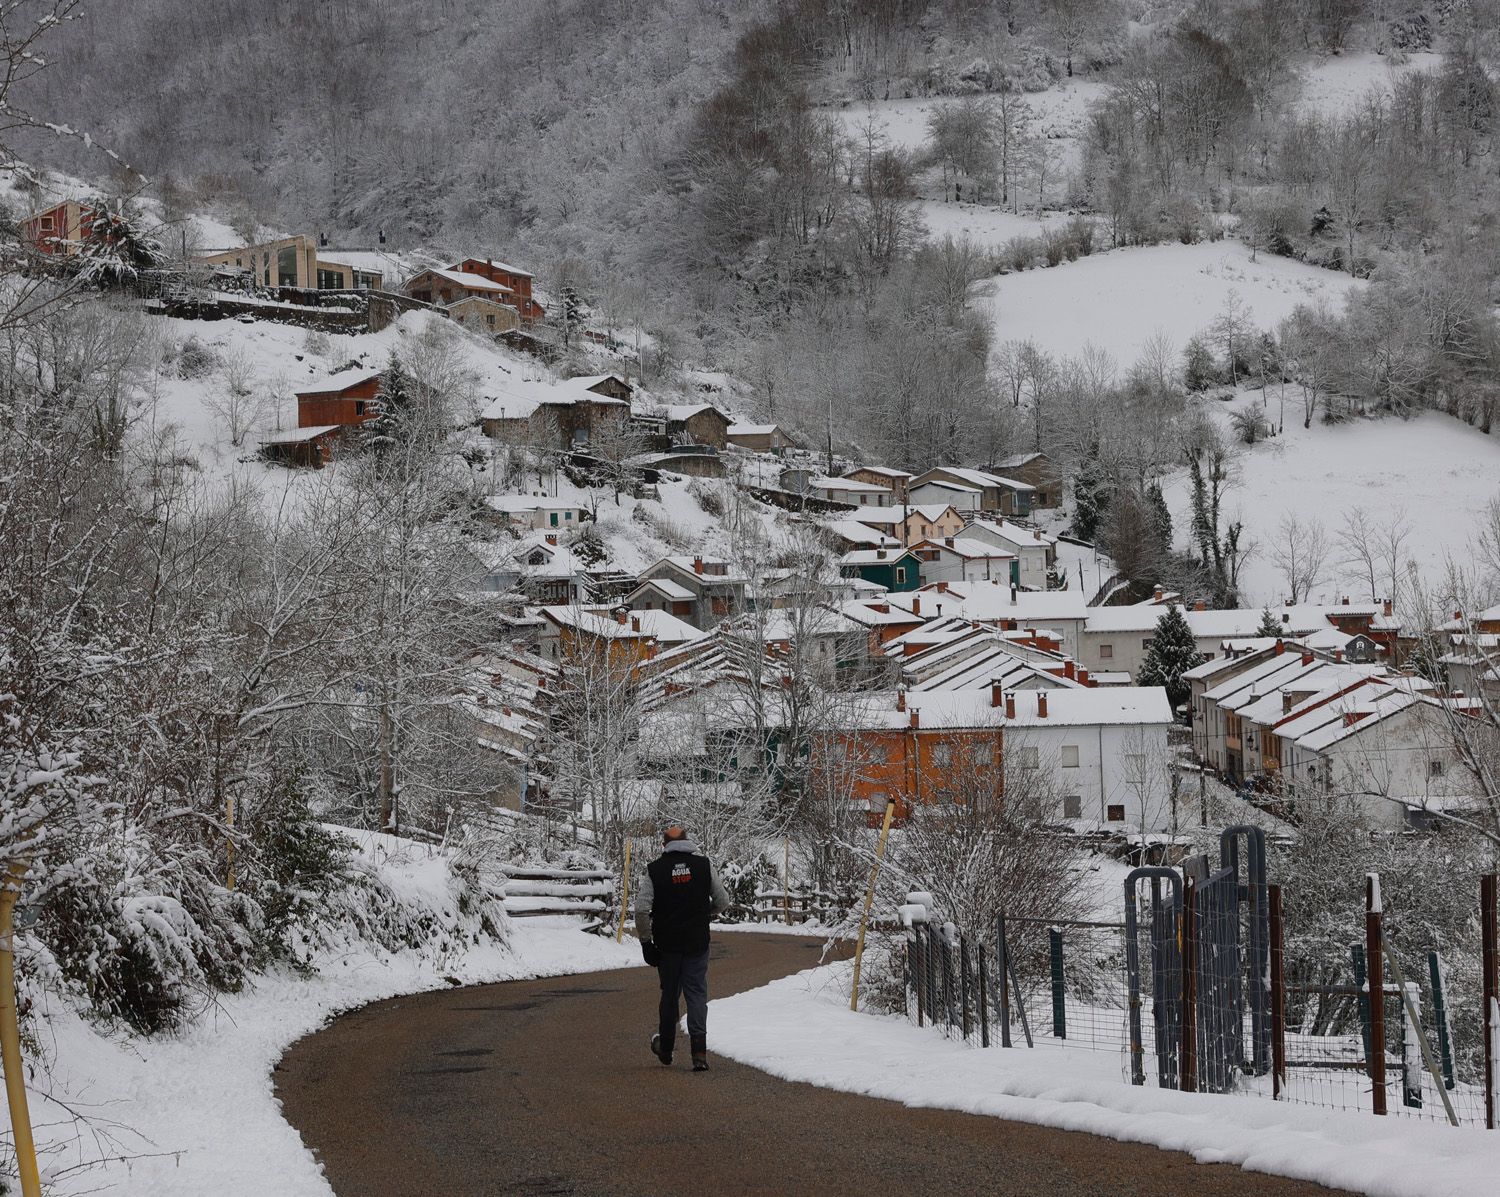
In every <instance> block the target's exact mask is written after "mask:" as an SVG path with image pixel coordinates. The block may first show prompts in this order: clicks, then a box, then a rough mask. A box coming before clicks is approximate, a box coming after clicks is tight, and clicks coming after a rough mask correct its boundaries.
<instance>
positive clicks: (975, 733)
mask: <svg viewBox="0 0 1500 1197" xmlns="http://www.w3.org/2000/svg"><path fill="white" fill-rule="evenodd" d="M924 708H925V711H926V716H925V718H924ZM1002 709H1003V702H1002V696H1001V692H1000V687H999V685H998V684H997V685H995V686H992V687H990V689H989V690H977V691H976V690H968V691H946V692H924V693H913V694H908V693H907V692H906V691H904V690H898V691H896V696H895V702H894V706H893V708H887V707H885V706H884V705H883V704H882V706H881V707H878V708H876V707H868V708H866V709H865V710H864V711H862V712H858V713H856V714H855V717H854V718H853V719H852V720H851V721H850V722H851V726H849V727H846V728H840V729H833V730H830V731H829V732H828V733H827V735H826V736H825V737H824V739H823V742H822V743H821V744H820V745H818V746H817V748H816V749H815V752H816V753H817V757H816V761H815V768H816V769H817V770H818V771H819V772H821V773H823V774H824V777H823V782H824V784H825V785H826V786H831V787H833V788H835V789H837V788H845V787H847V789H848V791H849V796H850V799H851V801H853V802H854V804H855V805H856V806H858V807H862V808H863V809H864V810H865V811H866V812H867V815H868V818H869V819H870V820H871V822H872V824H873V823H878V822H879V820H880V819H881V818H882V817H883V815H884V813H885V805H886V802H887V801H891V800H894V801H895V804H896V819H897V820H899V821H904V820H906V819H908V818H910V817H911V814H912V812H913V811H914V810H915V809H916V808H917V807H918V806H922V805H929V804H934V803H939V802H967V801H971V800H976V799H983V798H985V797H989V796H994V797H999V796H1000V795H1001V794H1003V792H1004V784H1003V780H1002V779H1003V771H1002V768H1001V764H1002V757H1003V751H1004V731H1003V726H1002V719H1001V712H1002Z"/></svg>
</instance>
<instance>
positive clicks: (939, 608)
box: [937, 603, 943, 619]
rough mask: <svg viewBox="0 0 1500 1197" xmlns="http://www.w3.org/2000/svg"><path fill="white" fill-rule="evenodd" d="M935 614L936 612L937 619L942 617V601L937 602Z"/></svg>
mask: <svg viewBox="0 0 1500 1197" xmlns="http://www.w3.org/2000/svg"><path fill="white" fill-rule="evenodd" d="M937 614H938V618H939V619H942V618H943V604H942V603H939V604H938V605H937Z"/></svg>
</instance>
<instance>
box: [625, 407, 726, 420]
mask: <svg viewBox="0 0 1500 1197" xmlns="http://www.w3.org/2000/svg"><path fill="white" fill-rule="evenodd" d="M706 411H711V412H716V413H717V414H719V415H721V416H722V415H723V414H724V413H723V412H721V411H719V409H718V408H717V407H715V406H714V405H713V404H712V403H668V404H664V405H660V406H657V407H654V408H646V409H643V412H642V414H643V415H658V416H665V417H666V418H667V419H668V420H670V421H672V422H673V423H677V422H679V421H683V420H691V419H692V418H693V417H694V416H696V415H699V414H701V413H703V412H706Z"/></svg>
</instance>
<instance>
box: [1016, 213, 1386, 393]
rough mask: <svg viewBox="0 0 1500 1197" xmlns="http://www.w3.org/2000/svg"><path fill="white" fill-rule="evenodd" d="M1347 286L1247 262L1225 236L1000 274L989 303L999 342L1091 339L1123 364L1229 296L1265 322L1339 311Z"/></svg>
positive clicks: (1203, 317) (1267, 261)
mask: <svg viewBox="0 0 1500 1197" xmlns="http://www.w3.org/2000/svg"><path fill="white" fill-rule="evenodd" d="M1352 285H1359V284H1358V283H1357V282H1356V281H1355V280H1353V279H1351V278H1350V277H1349V276H1348V275H1344V274H1336V273H1334V272H1333V271H1331V270H1324V269H1322V268H1320V267H1317V266H1309V265H1307V264H1306V263H1303V262H1297V261H1294V260H1292V259H1291V258H1279V257H1275V256H1273V255H1271V254H1265V253H1262V254H1258V255H1256V259H1255V260H1254V261H1252V260H1251V252H1250V250H1249V249H1248V248H1246V246H1245V245H1243V244H1242V243H1241V242H1238V241H1232V240H1223V241H1215V242H1205V243H1202V244H1199V245H1153V246H1147V247H1144V248H1138V249H1119V250H1113V251H1111V252H1109V253H1103V254H1095V255H1093V256H1092V257H1087V258H1080V259H1079V260H1078V261H1076V262H1069V263H1065V264H1063V265H1061V266H1054V267H1052V268H1050V269H1045V270H1028V271H1025V272H1022V273H1019V274H1007V275H1004V276H1002V277H1000V278H998V279H996V280H995V281H994V283H993V284H992V288H993V293H992V295H991V297H990V299H989V301H988V302H989V308H990V311H991V313H992V314H993V317H994V322H995V339H996V341H997V342H1004V341H1012V340H1015V341H1024V340H1032V341H1035V342H1036V344H1037V345H1038V346H1040V347H1041V348H1042V349H1045V350H1046V351H1047V352H1048V353H1051V354H1054V355H1056V356H1065V355H1075V354H1077V353H1078V352H1079V351H1080V350H1082V349H1083V347H1084V346H1085V345H1089V344H1092V345H1095V346H1097V347H1099V348H1100V349H1103V350H1104V351H1105V352H1107V353H1109V354H1110V355H1111V356H1112V357H1113V358H1114V359H1115V361H1116V363H1117V364H1118V365H1120V366H1122V367H1124V366H1128V365H1130V363H1132V362H1133V361H1135V360H1136V358H1137V357H1138V356H1139V354H1140V351H1141V348H1142V346H1143V345H1144V344H1145V343H1146V342H1147V341H1148V340H1149V339H1150V338H1152V337H1153V336H1155V335H1156V334H1157V333H1165V334H1166V336H1167V337H1168V338H1169V339H1170V340H1171V342H1172V345H1173V348H1174V349H1178V350H1180V349H1181V348H1182V346H1183V345H1184V344H1185V343H1186V342H1187V340H1188V339H1189V338H1190V337H1192V336H1193V334H1195V333H1197V332H1200V331H1201V330H1203V329H1204V328H1205V327H1207V326H1208V325H1209V324H1210V323H1212V321H1213V319H1214V317H1215V316H1217V315H1218V314H1219V312H1220V311H1221V310H1223V308H1224V305H1225V304H1226V303H1228V302H1229V300H1230V298H1231V296H1237V297H1238V299H1239V300H1240V302H1241V303H1243V304H1244V305H1245V307H1246V309H1247V311H1248V313H1249V316H1250V318H1251V320H1252V321H1253V322H1254V323H1255V324H1256V325H1257V326H1258V327H1261V328H1272V327H1274V326H1275V324H1276V323H1277V321H1279V320H1281V319H1283V318H1284V317H1286V316H1289V315H1291V313H1292V310H1293V309H1294V308H1295V307H1296V306H1297V305H1298V304H1304V303H1305V304H1314V303H1317V302H1319V301H1320V300H1326V301H1327V302H1328V303H1330V304H1332V305H1333V306H1335V307H1337V306H1338V304H1339V302H1340V301H1341V299H1342V297H1343V295H1344V293H1345V292H1346V291H1347V290H1348V289H1349V287H1350V286H1352Z"/></svg>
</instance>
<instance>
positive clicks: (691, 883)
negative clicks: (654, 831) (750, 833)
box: [646, 852, 713, 953]
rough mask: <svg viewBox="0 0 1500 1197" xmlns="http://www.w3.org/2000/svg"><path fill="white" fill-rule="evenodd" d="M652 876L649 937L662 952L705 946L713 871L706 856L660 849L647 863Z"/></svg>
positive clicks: (681, 950)
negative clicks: (658, 853)
mask: <svg viewBox="0 0 1500 1197" xmlns="http://www.w3.org/2000/svg"><path fill="white" fill-rule="evenodd" d="M646 872H647V873H649V874H650V875H651V939H652V941H653V942H654V943H655V944H656V946H657V947H658V948H660V949H661V950H662V951H663V952H686V953H691V952H701V951H703V950H704V949H705V948H707V947H708V923H709V919H710V917H711V913H712V905H713V872H712V867H711V866H710V865H709V863H708V857H706V856H696V855H693V854H692V853H688V852H663V853H662V854H661V855H660V856H658V857H657V858H656V859H655V860H653V861H652V862H651V863H650V864H648V865H647V866H646Z"/></svg>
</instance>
